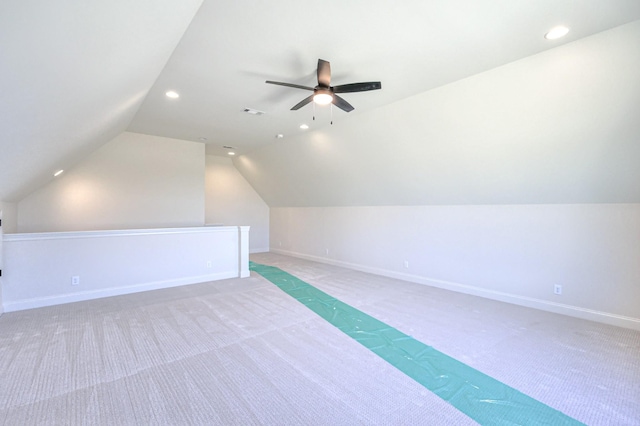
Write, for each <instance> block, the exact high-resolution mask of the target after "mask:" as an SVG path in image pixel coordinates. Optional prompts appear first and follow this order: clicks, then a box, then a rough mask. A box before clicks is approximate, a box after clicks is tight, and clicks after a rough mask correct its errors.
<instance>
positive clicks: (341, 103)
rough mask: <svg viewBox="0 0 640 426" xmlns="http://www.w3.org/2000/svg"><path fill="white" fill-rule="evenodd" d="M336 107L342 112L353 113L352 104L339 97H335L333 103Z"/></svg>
mask: <svg viewBox="0 0 640 426" xmlns="http://www.w3.org/2000/svg"><path fill="white" fill-rule="evenodd" d="M332 103H333V104H334V105H335V106H337V107H338V108H340V109H341V110H343V111H344V112H350V111H353V110H354V108H353V107H352V106H351V104H350V103H349V102H347V101H345V100H344V99H342V98H341V97H340V96H338V95H335V94H334V95H333V102H332Z"/></svg>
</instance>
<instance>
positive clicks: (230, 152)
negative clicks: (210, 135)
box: [227, 151, 236, 156]
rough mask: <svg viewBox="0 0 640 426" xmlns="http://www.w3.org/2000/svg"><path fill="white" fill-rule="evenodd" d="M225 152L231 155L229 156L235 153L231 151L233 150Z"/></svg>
mask: <svg viewBox="0 0 640 426" xmlns="http://www.w3.org/2000/svg"><path fill="white" fill-rule="evenodd" d="M227 154H229V155H231V156H234V155H236V153H235V152H233V151H229V152H227Z"/></svg>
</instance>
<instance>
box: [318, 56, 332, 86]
mask: <svg viewBox="0 0 640 426" xmlns="http://www.w3.org/2000/svg"><path fill="white" fill-rule="evenodd" d="M318 86H322V87H329V86H331V64H330V63H329V61H325V60H324V59H318Z"/></svg>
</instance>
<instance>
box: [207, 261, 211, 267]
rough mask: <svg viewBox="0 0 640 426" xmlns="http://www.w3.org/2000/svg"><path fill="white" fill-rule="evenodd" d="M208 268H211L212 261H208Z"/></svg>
mask: <svg viewBox="0 0 640 426" xmlns="http://www.w3.org/2000/svg"><path fill="white" fill-rule="evenodd" d="M207 268H211V261H210V260H207Z"/></svg>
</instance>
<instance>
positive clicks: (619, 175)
mask: <svg viewBox="0 0 640 426" xmlns="http://www.w3.org/2000/svg"><path fill="white" fill-rule="evenodd" d="M638 70H640V21H636V22H634V23H631V24H627V25H624V26H621V27H617V28H615V29H612V30H609V31H606V32H602V33H599V34H596V35H594V36H591V37H587V38H584V39H581V40H578V41H575V42H573V43H569V44H566V45H564V46H561V47H558V48H557V49H553V50H549V51H546V52H543V53H540V54H537V55H534V56H530V57H527V58H525V59H522V60H520V61H516V62H513V63H510V64H507V65H504V66H502V67H499V68H495V69H493V70H490V71H487V72H484V73H481V74H477V75H474V76H472V77H469V78H466V79H463V80H460V81H457V82H454V83H451V84H449V85H446V86H443V87H440V88H437V89H434V90H431V91H428V92H425V93H421V94H419V95H416V96H413V97H410V98H407V99H404V100H401V101H398V102H395V103H393V104H390V105H386V106H383V107H380V108H377V109H375V110H373V111H367V112H364V113H362V114H360V115H358V116H356V117H353V118H352V119H350V120H344V121H338V122H336V123H335V124H334V125H333V126H327V127H325V128H323V129H318V130H315V131H312V132H308V133H306V134H305V135H300V136H297V137H294V138H291V139H283V140H281V141H280V142H278V143H275V144H271V145H269V146H267V147H264V148H261V149H257V150H254V151H252V152H249V153H247V154H245V155H243V156H241V157H239V158H237V159H236V160H235V161H234V163H235V164H236V166H237V167H238V169H239V170H240V171H241V173H243V175H244V176H245V177H246V178H247V179H248V180H249V181H250V182H251V184H252V185H253V186H254V187H255V188H256V190H257V191H258V192H259V193H260V194H261V196H262V197H263V198H264V199H265V201H266V202H267V204H269V205H270V206H271V207H278V206H281V207H292V206H296V207H318V206H320V207H322V206H373V205H434V204H440V205H452V204H543V203H544V204H553V203H560V204H567V203H638V202H640V119H639V117H640V78H638Z"/></svg>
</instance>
